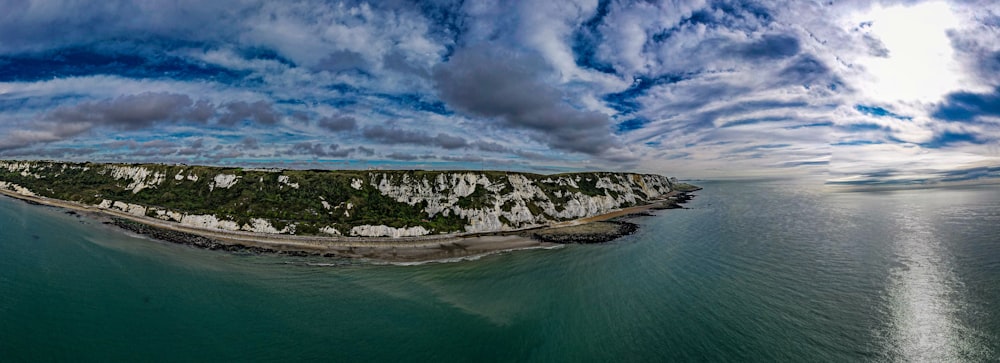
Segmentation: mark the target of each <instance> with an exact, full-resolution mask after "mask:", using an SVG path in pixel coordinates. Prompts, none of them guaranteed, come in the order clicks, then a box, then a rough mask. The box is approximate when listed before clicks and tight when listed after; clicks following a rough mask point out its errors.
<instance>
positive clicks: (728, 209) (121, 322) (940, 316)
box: [0, 181, 1000, 362]
mask: <svg viewBox="0 0 1000 363" xmlns="http://www.w3.org/2000/svg"><path fill="white" fill-rule="evenodd" d="M698 184H699V185H701V186H703V187H704V190H702V191H700V192H698V193H697V195H698V196H697V197H696V198H695V199H694V200H693V201H691V202H690V203H689V204H688V207H689V209H684V210H670V211H661V212H657V215H656V216H651V217H641V218H639V219H637V220H636V221H637V222H638V223H639V224H640V225H641V226H642V227H641V228H640V229H639V231H638V232H637V233H636V234H634V235H631V236H628V237H624V238H622V239H619V240H616V241H614V242H612V243H608V244H603V245H569V246H566V247H565V248H560V249H553V250H531V251H517V252H511V253H503V254H499V255H492V256H486V257H483V258H480V259H478V260H474V261H460V262H451V263H433V264H424V265H416V266H396V265H378V264H373V263H370V262H363V261H344V260H331V259H315V258H292V257H282V256H250V255H235V254H230V253H225V252H214V251H206V250H199V249H194V248H190V247H185V246H179V245H172V244H168V243H163V242H157V241H152V240H149V239H145V238H141V237H137V236H133V235H128V234H126V233H124V232H122V231H120V230H117V229H114V228H111V227H109V226H105V225H102V224H100V223H99V222H95V221H93V220H90V219H87V218H80V217H77V216H73V215H68V214H66V213H65V211H63V210H59V209H55V208H49V207H40V206H32V205H28V204H26V203H24V202H21V201H17V200H13V199H10V198H0V361H2V362H40V361H72V362H88V361H90V362H107V361H136V362H139V361H141V362H154V361H219V360H224V361H292V360H294V361H301V360H308V361H475V362H489V361H507V362H509V361H535V362H539V361H541V362H611V361H636V362H650V361H708V362H724V361H732V362H804V361H810V362H820V361H829V362H858V361H873V362H913V361H925V362H961V361H970V362H978V361H997V360H998V359H1000V187H997V186H991V187H969V188H961V189H924V190H908V191H886V192H850V193H846V192H830V191H828V190H825V189H824V188H823V187H822V186H816V185H809V184H799V183H793V182H781V181H770V182H745V181H744V182H698Z"/></svg>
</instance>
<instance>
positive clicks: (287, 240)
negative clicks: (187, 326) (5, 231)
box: [0, 188, 701, 263]
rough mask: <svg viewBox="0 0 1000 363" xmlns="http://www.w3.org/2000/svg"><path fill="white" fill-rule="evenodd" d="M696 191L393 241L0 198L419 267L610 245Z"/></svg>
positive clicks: (224, 242)
mask: <svg viewBox="0 0 1000 363" xmlns="http://www.w3.org/2000/svg"><path fill="white" fill-rule="evenodd" d="M700 189H701V188H693V189H689V190H685V191H672V192H670V193H668V194H665V195H663V197H662V198H661V199H658V200H655V201H652V202H651V203H647V204H643V205H640V206H633V207H628V208H622V209H619V210H615V211H611V212H608V213H604V214H601V215H597V216H591V217H587V218H580V219H576V220H572V221H564V222H559V223H553V224H551V225H548V226H541V227H533V228H525V229H519V230H512V231H502V232H486V233H455V234H449V235H432V236H419V237H395V238H393V237H333V236H331V237H325V236H296V235H275V234H267V233H255V232H241V231H220V230H214V229H202V228H195V227H191V226H185V225H180V224H177V223H171V222H167V221H163V220H159V219H156V218H151V217H144V216H136V215H133V214H129V213H125V212H121V211H117V210H113V209H104V208H96V207H94V206H90V205H85V204H81V203H76V202H71V201H64V200H59V199H52V198H46V197H41V196H28V195H23V194H18V193H15V192H11V191H8V190H0V194H3V195H5V196H8V197H11V198H14V199H18V200H21V201H24V202H27V203H29V204H33V205H40V206H50V207H56V208H61V209H65V210H67V213H79V214H82V215H85V216H87V217H89V218H93V219H96V220H98V221H101V222H102V223H104V224H108V225H114V226H116V227H118V228H121V229H123V230H126V231H129V232H131V233H135V234H138V235H143V236H146V237H149V238H153V239H156V240H161V241H165V242H170V243H177V244H182V245H188V246H192V247H197V248H204V249H209V250H222V251H228V252H236V253H250V254H284V255H292V256H323V257H335V258H365V259H372V260H379V261H386V262H403V263H419V262H426V261H434V260H448V259H461V258H471V257H477V256H482V255H488V254H493V253H499V252H506V251H515V250H524V249H539V248H555V247H558V246H559V245H561V244H566V243H601V242H607V241H611V240H614V239H617V238H619V237H622V236H624V235H628V234H631V233H633V232H634V231H635V229H636V228H637V226H636V225H635V224H633V223H631V222H628V221H627V219H630V218H632V217H636V216H643V215H649V214H648V213H649V211H651V210H660V209H676V208H681V204H683V203H684V202H686V201H688V200H690V199H691V198H692V197H693V195H691V194H690V193H691V192H693V191H697V190H700Z"/></svg>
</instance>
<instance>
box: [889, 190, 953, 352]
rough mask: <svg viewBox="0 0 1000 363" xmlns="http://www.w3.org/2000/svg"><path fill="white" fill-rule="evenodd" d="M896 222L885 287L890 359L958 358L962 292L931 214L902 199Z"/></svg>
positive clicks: (894, 217) (894, 218) (950, 259)
mask: <svg viewBox="0 0 1000 363" xmlns="http://www.w3.org/2000/svg"><path fill="white" fill-rule="evenodd" d="M890 220H892V221H895V223H896V226H895V228H894V229H895V230H896V232H897V233H896V235H895V240H894V241H893V244H892V245H893V252H894V253H895V255H896V256H895V258H894V260H895V261H896V263H894V266H893V268H892V272H891V273H892V275H891V278H890V279H891V280H890V285H889V291H888V292H889V296H888V299H889V305H888V308H889V309H890V310H891V311H890V316H891V317H892V326H891V327H890V329H891V330H892V331H890V332H889V333H888V337H887V338H888V339H889V340H890V342H889V343H890V344H888V347H887V348H889V349H890V350H891V351H890V352H888V353H889V354H888V357H890V359H891V360H897V361H907V362H953V361H958V360H961V349H960V347H961V346H962V345H964V344H963V342H962V340H963V337H962V336H961V335H960V334H959V331H960V330H961V325H962V322H961V321H960V320H959V319H958V317H957V313H958V312H959V309H961V307H962V305H963V304H964V302H963V300H964V299H963V296H962V294H961V292H960V290H958V289H956V287H958V286H959V285H960V283H961V282H960V281H959V280H958V279H957V278H956V276H955V274H954V272H953V269H952V264H953V263H954V261H953V259H952V258H950V256H949V255H948V251H947V246H946V243H945V241H942V240H941V239H940V238H939V236H937V235H936V234H935V230H934V226H935V221H934V220H933V214H928V213H926V210H925V209H924V208H923V206H921V205H914V204H907V203H903V204H901V205H900V206H899V210H898V211H897V212H896V213H895V215H893V216H892V217H891V219H890Z"/></svg>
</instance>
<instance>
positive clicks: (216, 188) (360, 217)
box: [0, 161, 686, 237]
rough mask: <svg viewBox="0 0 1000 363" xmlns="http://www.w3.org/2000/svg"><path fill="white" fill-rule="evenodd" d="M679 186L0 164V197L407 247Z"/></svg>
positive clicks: (586, 178)
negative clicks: (415, 240)
mask: <svg viewBox="0 0 1000 363" xmlns="http://www.w3.org/2000/svg"><path fill="white" fill-rule="evenodd" d="M684 187H686V186H685V185H683V184H680V183H678V182H677V181H676V180H675V179H671V178H667V177H664V176H660V175H652V174H633V173H610V172H587V173H568V174H558V175H539V174H530V173H518V172H497V171H326V170H277V169H273V170H272V169H241V168H220V167H205V166H188V165H161V164H96V163H63V162H49V161H0V189H3V190H6V191H9V192H13V193H17V194H22V195H29V196H40V197H46V198H52V199H59V200H66V201H72V202H76V203H80V204H84V205H89V206H93V207H95V208H98V209H105V210H114V211H119V212H124V213H128V214H131V215H135V216H144V217H152V218H157V219H159V220H163V221H168V222H173V223H177V224H179V225H184V226H189V227H195V228H199V229H206V230H220V231H244V232H254V233H263V234H275V235H315V236H330V237H336V236H343V237H417V236H437V235H449V234H465V233H482V232H502V231H511V230H519V229H525V228H532V227H539V226H547V225H551V224H553V223H557V222H563V221H570V220H576V219H580V218H586V217H591V216H596V215H600V214H604V213H608V212H611V211H614V210H617V209H621V208H627V207H631V206H635V205H641V204H646V203H649V202H651V201H654V200H657V199H660V198H663V197H665V196H667V195H669V194H670V193H671V192H672V191H675V190H676V189H678V188H681V189H683V188H684Z"/></svg>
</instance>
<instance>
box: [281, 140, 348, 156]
mask: <svg viewBox="0 0 1000 363" xmlns="http://www.w3.org/2000/svg"><path fill="white" fill-rule="evenodd" d="M353 152H354V148H341V147H340V145H337V144H322V143H313V142H308V141H304V142H299V143H296V144H295V145H292V147H290V148H288V150H287V151H286V152H285V154H286V155H305V156H311V157H315V158H344V157H347V156H350V155H351V153H353Z"/></svg>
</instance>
